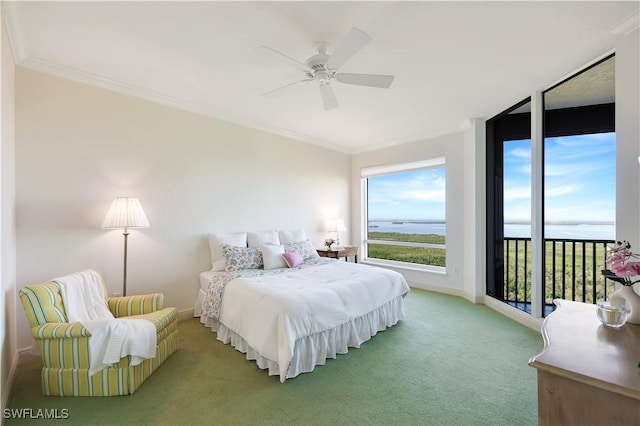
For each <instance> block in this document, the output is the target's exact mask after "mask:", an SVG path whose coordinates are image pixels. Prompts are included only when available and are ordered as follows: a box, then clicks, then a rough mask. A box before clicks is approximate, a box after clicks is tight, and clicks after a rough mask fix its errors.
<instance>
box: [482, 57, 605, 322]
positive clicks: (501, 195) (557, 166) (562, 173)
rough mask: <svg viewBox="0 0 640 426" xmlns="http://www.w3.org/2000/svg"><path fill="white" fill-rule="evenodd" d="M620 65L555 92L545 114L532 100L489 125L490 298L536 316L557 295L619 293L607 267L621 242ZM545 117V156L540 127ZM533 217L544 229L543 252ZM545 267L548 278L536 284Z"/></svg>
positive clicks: (594, 297)
mask: <svg viewBox="0 0 640 426" xmlns="http://www.w3.org/2000/svg"><path fill="white" fill-rule="evenodd" d="M614 67H615V58H614V57H613V56H610V57H607V58H605V59H603V60H601V61H599V62H597V63H595V64H593V65H592V66H590V67H588V68H586V69H584V70H583V71H581V72H580V73H578V74H576V75H574V76H572V77H570V78H568V79H566V80H563V81H562V82H560V83H558V84H557V85H554V86H553V87H551V88H549V89H548V90H546V91H545V92H544V93H543V94H542V97H541V99H542V104H543V109H542V110H541V112H540V113H536V111H535V110H534V111H531V102H530V99H525V100H523V101H522V102H520V103H519V104H517V105H514V106H513V107H512V108H510V109H508V110H506V111H505V112H503V113H501V114H499V115H497V116H496V117H494V118H492V119H490V120H488V121H487V258H488V265H487V266H488V267H487V294H488V295H490V296H492V297H495V298H496V299H498V300H501V301H503V302H505V303H507V304H509V305H511V306H513V307H516V308H518V309H521V310H523V311H525V312H528V313H531V314H533V315H535V316H544V315H546V314H547V313H549V312H550V311H551V310H552V309H553V299H555V298H564V299H570V300H578V301H582V302H587V303H596V302H597V301H599V300H604V299H606V298H607V295H608V294H609V293H610V292H611V291H612V290H613V286H612V285H611V283H608V282H607V281H606V280H605V279H604V278H603V277H602V275H601V273H600V270H601V269H604V258H605V250H606V246H607V244H609V243H610V242H612V241H613V239H614V223H613V221H614V218H615V129H614V121H615V99H614V93H615V83H614V75H615V73H614ZM532 114H533V116H532ZM539 115H542V129H543V130H542V134H543V136H544V137H543V139H542V150H541V153H542V155H538V156H536V155H532V154H533V153H534V147H532V141H531V123H532V121H533V122H534V123H535V122H536V120H538V116H539ZM532 118H533V120H532ZM532 158H535V159H536V160H532ZM532 161H537V162H539V164H536V163H534V162H532ZM532 171H534V172H532ZM532 173H540V175H539V176H540V177H541V179H539V181H541V182H542V185H541V188H542V190H541V191H538V192H536V191H534V190H533V188H535V184H534V183H533V174H532ZM536 212H538V213H536ZM533 215H536V217H535V218H534V217H533ZM532 223H538V224H540V225H539V226H542V227H543V229H542V230H541V232H539V235H542V240H541V245H542V249H541V250H536V251H535V252H534V251H533V250H532V247H533V244H534V243H535V241H536V240H535V238H534V239H532V235H533V234H532V232H533V230H532ZM536 265H540V268H539V270H541V271H542V274H541V277H540V279H539V280H536V281H539V282H532V279H531V277H532V270H533V269H534V267H535V266H536ZM533 275H534V276H535V274H533ZM536 286H538V287H536ZM539 287H541V288H539ZM534 290H539V291H538V292H535V294H538V295H541V298H542V300H541V301H540V303H538V304H537V306H538V312H532V306H536V304H533V303H532V299H533V298H534V296H533V294H534Z"/></svg>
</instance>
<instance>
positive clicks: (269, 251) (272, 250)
mask: <svg viewBox="0 0 640 426" xmlns="http://www.w3.org/2000/svg"><path fill="white" fill-rule="evenodd" d="M260 251H261V252H262V263H264V269H276V268H286V267H287V262H285V260H284V258H283V257H282V255H283V254H284V246H274V245H267V244H262V245H261V246H260Z"/></svg>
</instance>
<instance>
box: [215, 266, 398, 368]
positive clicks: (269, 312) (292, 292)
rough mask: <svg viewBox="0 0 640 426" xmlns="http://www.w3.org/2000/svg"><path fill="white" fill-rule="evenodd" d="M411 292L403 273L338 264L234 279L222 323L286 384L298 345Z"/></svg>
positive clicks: (224, 302) (226, 296)
mask: <svg viewBox="0 0 640 426" xmlns="http://www.w3.org/2000/svg"><path fill="white" fill-rule="evenodd" d="M408 292H409V286H408V284H407V282H406V281H405V279H404V278H403V277H402V275H400V274H399V273H397V272H394V271H390V270H386V269H382V268H375V267H372V266H368V265H362V264H355V263H348V262H342V261H333V262H329V263H325V264H320V265H317V266H314V267H311V268H306V269H300V270H288V271H285V272H283V273H281V274H277V275H263V276H257V277H251V278H242V277H241V278H236V279H234V280H233V281H231V282H229V283H228V284H227V286H226V288H225V290H224V297H223V299H222V305H221V309H220V322H221V323H222V324H223V325H224V326H226V327H227V328H229V329H230V330H232V331H234V332H235V333H237V334H238V335H240V336H242V338H243V339H244V340H245V341H246V342H247V343H248V345H249V346H251V347H252V348H253V349H255V350H256V351H257V352H259V353H260V354H261V355H262V356H263V357H265V358H268V359H271V360H274V361H276V362H277V363H278V366H279V369H280V377H281V380H284V377H286V372H287V369H288V367H289V363H290V361H291V359H292V356H293V351H294V346H295V342H296V340H298V339H300V338H302V337H305V336H310V335H313V334H315V333H320V332H323V331H326V330H329V329H332V328H335V327H338V326H339V325H341V324H344V323H347V322H349V321H352V320H354V319H355V318H358V317H361V316H363V315H365V314H367V313H369V312H371V311H373V310H374V309H377V308H379V307H381V306H382V305H384V304H386V303H388V302H389V301H391V300H392V299H395V298H398V297H399V296H402V295H404V294H406V293H408Z"/></svg>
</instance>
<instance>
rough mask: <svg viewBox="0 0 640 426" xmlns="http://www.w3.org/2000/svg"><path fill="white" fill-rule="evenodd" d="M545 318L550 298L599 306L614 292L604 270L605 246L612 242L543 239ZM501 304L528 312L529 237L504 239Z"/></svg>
mask: <svg viewBox="0 0 640 426" xmlns="http://www.w3.org/2000/svg"><path fill="white" fill-rule="evenodd" d="M544 241H545V268H544V276H545V283H544V284H545V285H544V301H545V315H546V314H548V313H550V312H551V311H553V309H554V305H553V299H556V298H560V299H567V300H575V301H579V302H585V303H598V302H599V301H601V300H607V298H608V297H609V295H610V294H611V293H612V292H613V291H614V282H613V281H611V280H608V279H606V278H605V277H604V276H603V275H602V272H601V271H602V270H603V269H607V267H606V263H605V259H606V257H607V246H608V245H611V244H613V243H614V241H613V240H582V239H580V240H578V239H559V238H548V239H545V240H544ZM504 302H505V303H508V304H510V305H512V306H514V307H516V308H518V309H521V310H523V311H526V312H529V313H531V238H505V239H504Z"/></svg>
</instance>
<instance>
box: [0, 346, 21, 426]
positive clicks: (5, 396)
mask: <svg viewBox="0 0 640 426" xmlns="http://www.w3.org/2000/svg"><path fill="white" fill-rule="evenodd" d="M19 363H20V353H19V352H18V351H16V352H15V353H14V354H13V360H12V361H11V366H10V367H9V374H7V382H6V383H5V385H4V389H5V390H6V392H4V391H3V392H2V410H3V411H4V409H5V408H7V404H8V403H9V396H10V395H11V388H12V386H13V378H14V377H15V375H16V371H17V370H18V365H19ZM3 423H4V422H3Z"/></svg>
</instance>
